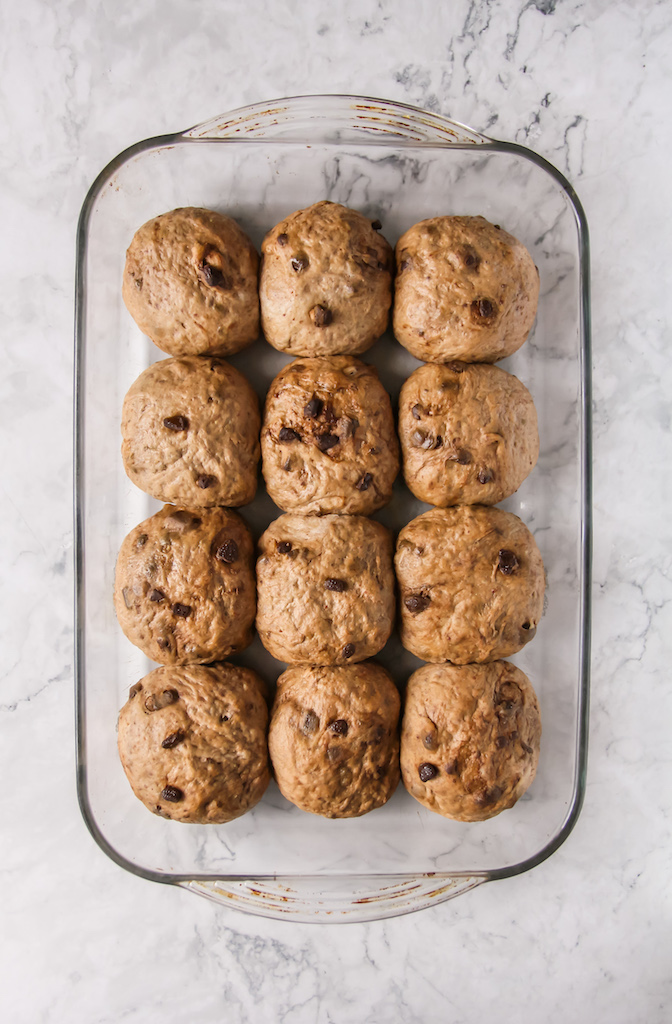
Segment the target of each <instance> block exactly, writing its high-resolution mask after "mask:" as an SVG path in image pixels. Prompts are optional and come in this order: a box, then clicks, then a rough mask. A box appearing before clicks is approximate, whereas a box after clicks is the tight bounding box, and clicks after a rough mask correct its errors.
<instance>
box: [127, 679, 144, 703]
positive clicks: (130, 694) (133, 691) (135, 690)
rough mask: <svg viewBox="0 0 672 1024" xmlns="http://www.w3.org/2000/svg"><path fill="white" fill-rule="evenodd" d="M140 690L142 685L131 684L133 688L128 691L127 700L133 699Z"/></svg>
mask: <svg viewBox="0 0 672 1024" xmlns="http://www.w3.org/2000/svg"><path fill="white" fill-rule="evenodd" d="M141 689H142V683H133V686H132V687H131V688H130V690H129V691H128V699H129V700H132V699H133V697H135V696H136V695H137V694H138V693H140V690H141Z"/></svg>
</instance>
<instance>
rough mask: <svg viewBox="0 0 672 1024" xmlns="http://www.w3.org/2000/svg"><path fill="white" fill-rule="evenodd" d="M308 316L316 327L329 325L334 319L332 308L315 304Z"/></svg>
mask: <svg viewBox="0 0 672 1024" xmlns="http://www.w3.org/2000/svg"><path fill="white" fill-rule="evenodd" d="M308 316H309V317H310V319H311V320H312V321H313V323H314V324H315V326H316V327H328V326H329V324H330V323H331V321H332V320H333V316H332V314H331V310H330V309H327V307H326V306H313V308H312V309H311V310H310V312H309V313H308Z"/></svg>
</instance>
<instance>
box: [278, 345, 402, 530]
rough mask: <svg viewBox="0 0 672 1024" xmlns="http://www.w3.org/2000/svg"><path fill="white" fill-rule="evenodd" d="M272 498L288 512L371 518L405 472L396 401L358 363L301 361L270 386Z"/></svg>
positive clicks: (346, 358) (338, 359)
mask: <svg viewBox="0 0 672 1024" xmlns="http://www.w3.org/2000/svg"><path fill="white" fill-rule="evenodd" d="M261 451H262V459H263V473H264V480H265V481H266V487H267V490H268V493H269V494H270V496H271V498H272V499H273V501H274V502H275V504H276V505H278V506H279V507H280V508H282V509H284V510H285V511H287V512H302V513H318V514H322V513H325V512H347V513H353V514H354V513H357V514H362V515H368V514H369V513H371V512H374V511H375V510H376V509H378V508H381V507H382V506H383V505H386V504H387V502H388V501H389V500H390V498H391V496H392V485H393V483H394V480H395V477H396V475H397V473H398V471H399V443H398V441H397V435H396V433H395V430H394V418H393V416H392V407H391V405H390V399H389V396H388V394H387V392H386V391H385V388H384V387H383V386H382V384H381V383H380V381H379V380H378V374H377V373H376V370H375V369H374V368H373V367H372V366H366V365H365V364H364V363H362V362H360V360H359V359H355V358H354V357H353V356H331V357H329V358H325V357H317V358H308V359H299V360H297V361H296V362H293V363H289V364H288V365H287V366H285V368H284V369H283V370H282V371H281V372H280V373H279V374H278V376H277V377H276V378H275V380H274V381H273V383H272V384H271V386H270V389H269V392H268V397H267V399H266V408H265V411H264V425H263V429H262V433H261Z"/></svg>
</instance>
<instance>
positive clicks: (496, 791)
mask: <svg viewBox="0 0 672 1024" xmlns="http://www.w3.org/2000/svg"><path fill="white" fill-rule="evenodd" d="M501 795H502V791H501V789H500V788H499V786H493V787H492V789H484V790H482V791H481V792H480V793H475V794H474V803H475V804H476V805H477V806H478V807H487V806H488V804H494V802H495V801H496V800H499V798H500V796H501Z"/></svg>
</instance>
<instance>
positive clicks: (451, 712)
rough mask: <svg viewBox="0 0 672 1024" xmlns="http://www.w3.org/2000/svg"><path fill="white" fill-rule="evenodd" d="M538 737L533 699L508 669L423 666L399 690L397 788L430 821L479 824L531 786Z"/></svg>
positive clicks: (499, 664) (522, 678) (500, 664)
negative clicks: (402, 694)
mask: <svg viewBox="0 0 672 1024" xmlns="http://www.w3.org/2000/svg"><path fill="white" fill-rule="evenodd" d="M540 738H541V720H540V717H539V704H538V701H537V697H536V694H535V692H534V690H533V689H532V686H531V684H530V681H529V679H528V678H527V676H526V675H525V674H524V673H523V672H521V671H520V669H519V668H516V667H515V665H511V664H509V663H508V662H506V661H495V662H493V663H492V664H490V665H462V666H460V667H458V666H455V665H425V666H424V668H421V669H418V671H417V672H414V673H413V675H412V676H411V678H410V679H409V681H408V686H407V689H406V701H405V706H404V720H403V725H402V732H401V771H402V776H403V780H404V785H405V786H406V789H407V790H408V792H409V793H410V794H411V796H414V797H415V799H416V800H419V801H420V803H421V804H424V805H425V807H429V809H430V810H431V811H436V812H437V814H443V815H445V816H446V817H447V818H455V819H457V820H458V821H485V819H486V818H492V817H494V815H495V814H499V812H500V811H503V810H505V809H506V808H508V807H513V805H514V804H515V802H516V801H517V800H518V799H519V797H521V796H522V795H523V793H524V792H525V790H526V789H527V788H528V786H529V785H530V784H531V782H532V780H533V779H534V776H535V773H536V770H537V764H538V761H539V742H540Z"/></svg>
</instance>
